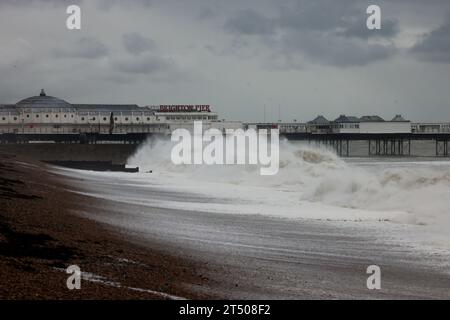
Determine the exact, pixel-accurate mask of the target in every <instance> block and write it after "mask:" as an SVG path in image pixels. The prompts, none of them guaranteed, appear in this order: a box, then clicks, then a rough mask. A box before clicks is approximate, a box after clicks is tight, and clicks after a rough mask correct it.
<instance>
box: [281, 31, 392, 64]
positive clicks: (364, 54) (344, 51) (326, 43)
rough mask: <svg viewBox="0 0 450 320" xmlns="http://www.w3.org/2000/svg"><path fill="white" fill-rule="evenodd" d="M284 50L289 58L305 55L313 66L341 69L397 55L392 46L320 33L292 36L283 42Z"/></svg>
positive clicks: (291, 34) (288, 36)
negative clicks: (298, 54)
mask: <svg viewBox="0 0 450 320" xmlns="http://www.w3.org/2000/svg"><path fill="white" fill-rule="evenodd" d="M282 46H283V48H282V50H283V51H284V53H285V54H286V55H287V56H289V55H292V54H295V53H298V52H301V54H302V55H303V56H304V57H306V58H307V59H308V60H309V61H311V62H315V63H319V64H323V65H334V66H338V67H349V66H362V65H366V64H368V63H370V62H374V61H378V60H383V59H386V58H388V57H390V56H391V55H392V54H394V53H395V51H396V49H395V47H394V46H392V45H380V44H367V43H366V42H364V41H361V40H359V39H347V38H337V37H334V36H331V35H324V34H321V33H319V32H311V33H306V34H300V33H290V34H288V35H287V36H285V37H284V38H283V41H282ZM293 61H294V60H293Z"/></svg>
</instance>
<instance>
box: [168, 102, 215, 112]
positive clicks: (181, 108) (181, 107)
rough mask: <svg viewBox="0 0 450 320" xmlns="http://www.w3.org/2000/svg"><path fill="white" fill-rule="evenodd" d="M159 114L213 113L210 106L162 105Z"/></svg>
mask: <svg viewBox="0 0 450 320" xmlns="http://www.w3.org/2000/svg"><path fill="white" fill-rule="evenodd" d="M159 112H211V109H210V108H209V104H197V105H193V104H186V105H160V106H159Z"/></svg>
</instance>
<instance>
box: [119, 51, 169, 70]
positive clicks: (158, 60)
mask: <svg viewBox="0 0 450 320" xmlns="http://www.w3.org/2000/svg"><path fill="white" fill-rule="evenodd" d="M113 68H114V69H115V70H117V71H120V72H124V73H132V74H152V73H157V72H161V71H168V70H171V69H172V68H173V62H172V61H171V60H169V59H166V58H163V57H160V56H156V55H153V54H145V55H141V56H138V57H136V58H134V59H122V60H119V61H115V62H113Z"/></svg>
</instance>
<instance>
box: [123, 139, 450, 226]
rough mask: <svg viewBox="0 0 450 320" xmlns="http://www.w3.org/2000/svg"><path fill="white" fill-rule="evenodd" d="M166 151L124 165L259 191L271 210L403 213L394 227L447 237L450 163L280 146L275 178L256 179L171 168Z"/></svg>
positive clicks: (147, 149)
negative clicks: (288, 198) (281, 204)
mask: <svg viewBox="0 0 450 320" xmlns="http://www.w3.org/2000/svg"><path fill="white" fill-rule="evenodd" d="M171 148H172V143H171V142H170V141H164V140H150V141H148V142H147V143H146V144H144V145H143V146H142V147H141V148H140V149H139V150H138V151H137V152H136V154H135V155H134V156H132V157H131V158H130V159H129V161H128V162H129V164H132V165H137V166H139V167H140V168H141V170H142V171H149V170H152V172H153V175H152V177H158V178H164V177H168V178H171V179H172V181H173V179H176V181H178V182H179V183H180V184H190V185H191V186H192V188H194V187H195V186H199V185H201V184H202V183H203V182H204V183H215V184H216V185H217V184H220V186H221V188H227V186H228V188H229V189H230V190H231V191H230V192H232V190H233V188H234V187H236V186H239V187H240V188H241V189H239V190H243V189H242V188H243V187H246V186H249V187H252V186H254V187H258V188H261V187H262V188H264V190H267V191H268V192H267V193H266V196H267V197H268V199H266V201H267V203H270V202H271V203H272V204H274V205H276V204H277V202H278V201H283V199H281V200H280V199H278V198H277V196H276V195H277V194H280V192H288V193H289V194H291V195H293V197H294V198H295V199H297V200H298V201H299V203H300V202H302V201H303V202H305V201H306V202H312V203H323V204H326V205H331V206H335V207H341V208H352V209H362V210H374V211H379V212H384V211H395V212H403V213H407V214H406V215H403V216H402V218H401V219H400V218H399V221H398V222H402V223H413V224H424V225H435V226H439V227H440V228H445V229H446V231H450V210H449V199H450V163H448V164H447V163H446V162H432V161H429V162H421V163H419V162H414V161H409V162H408V161H403V162H381V161H366V162H364V161H361V162H358V161H356V162H347V161H344V160H343V159H341V158H339V157H338V156H337V155H336V154H335V153H333V152H332V151H330V150H326V149H323V148H318V147H311V146H309V145H306V144H303V143H297V142H288V141H286V140H283V141H280V169H279V172H278V174H276V175H274V176H261V175H259V167H258V166H255V165H221V166H217V165H211V166H208V165H173V164H172V162H171V161H170V153H171ZM162 181H164V180H162ZM200 182H202V183H200ZM210 186H211V185H208V187H207V188H210ZM205 189H206V188H205ZM258 190H261V189H258ZM271 190H273V191H274V192H273V193H271ZM275 191H277V192H275ZM205 192H208V190H206V191H205ZM249 193H250V194H251V192H249ZM272 195H273V198H271V197H272ZM245 196H249V195H248V194H245ZM250 196H251V195H250ZM242 197H243V195H242ZM294 205H295V204H294ZM280 210H281V209H280Z"/></svg>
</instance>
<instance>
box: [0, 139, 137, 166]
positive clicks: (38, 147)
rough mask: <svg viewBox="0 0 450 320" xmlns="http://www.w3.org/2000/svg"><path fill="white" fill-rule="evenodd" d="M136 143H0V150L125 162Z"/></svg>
mask: <svg viewBox="0 0 450 320" xmlns="http://www.w3.org/2000/svg"><path fill="white" fill-rule="evenodd" d="M138 146H139V145H138V144H59V143H36V144H0V152H2V153H9V154H14V155H20V156H22V157H27V158H29V159H33V160H39V161H56V160H59V161H112V163H114V164H125V163H126V161H127V159H128V157H130V156H131V155H133V154H134V152H135V151H136V150H137V148H138Z"/></svg>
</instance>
